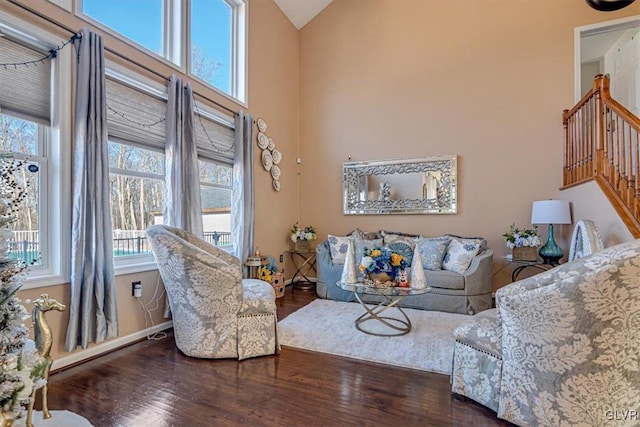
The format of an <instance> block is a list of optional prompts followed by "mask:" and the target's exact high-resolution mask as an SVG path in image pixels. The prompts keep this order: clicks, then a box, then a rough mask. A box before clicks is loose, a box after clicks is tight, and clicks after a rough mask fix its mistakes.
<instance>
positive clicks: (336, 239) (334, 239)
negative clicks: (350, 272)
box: [329, 234, 351, 264]
mask: <svg viewBox="0 0 640 427" xmlns="http://www.w3.org/2000/svg"><path fill="white" fill-rule="evenodd" d="M350 238H351V237H349V236H332V235H331V234H330V235H329V249H330V250H331V262H332V263H334V264H344V261H345V259H346V257H347V249H348V248H349V239H350Z"/></svg>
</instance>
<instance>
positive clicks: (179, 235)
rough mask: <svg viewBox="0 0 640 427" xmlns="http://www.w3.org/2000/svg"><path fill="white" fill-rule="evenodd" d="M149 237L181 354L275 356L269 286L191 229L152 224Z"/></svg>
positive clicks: (273, 311) (272, 297)
mask: <svg viewBox="0 0 640 427" xmlns="http://www.w3.org/2000/svg"><path fill="white" fill-rule="evenodd" d="M147 236H148V238H149V242H150V244H151V248H152V249H153V253H154V255H155V258H156V261H157V262H158V269H159V270H160V275H161V276H162V280H163V282H164V286H165V289H166V290H167V296H168V299H169V306H170V307H171V313H172V317H173V328H174V336H175V340H176V346H177V347H178V349H180V351H182V352H183V353H184V354H186V355H187V356H193V357H202V358H239V359H246V358H248V357H255V356H262V355H267V354H274V353H276V351H277V349H278V343H277V334H276V325H277V317H276V303H275V293H274V290H273V287H272V286H271V285H270V284H268V283H267V282H263V281H262V280H255V279H242V266H241V263H240V260H238V259H237V258H236V257H234V256H233V255H231V254H229V253H227V252H225V251H223V250H221V249H219V248H217V247H215V246H213V245H211V244H209V243H207V242H205V241H204V240H201V239H199V238H198V237H196V236H195V235H193V234H191V233H189V232H187V231H184V230H181V229H178V228H173V227H168V226H165V225H152V226H150V227H149V228H148V229H147Z"/></svg>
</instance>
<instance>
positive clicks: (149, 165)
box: [107, 141, 164, 176]
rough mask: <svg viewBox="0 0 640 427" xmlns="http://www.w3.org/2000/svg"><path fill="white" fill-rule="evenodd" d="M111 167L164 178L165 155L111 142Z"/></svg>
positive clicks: (108, 148)
mask: <svg viewBox="0 0 640 427" xmlns="http://www.w3.org/2000/svg"><path fill="white" fill-rule="evenodd" d="M107 150H108V153H109V167H110V168H118V169H124V170H130V171H136V172H143V173H148V174H153V175H161V176H164V154H162V153H159V152H156V151H151V150H145V149H144V148H139V147H133V146H131V145H125V144H118V143H117V142H111V141H109V145H108V147H107Z"/></svg>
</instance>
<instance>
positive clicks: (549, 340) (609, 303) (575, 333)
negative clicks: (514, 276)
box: [452, 240, 640, 426]
mask: <svg viewBox="0 0 640 427" xmlns="http://www.w3.org/2000/svg"><path fill="white" fill-rule="evenodd" d="M496 302H497V306H498V309H497V314H498V316H496V319H495V327H496V329H497V330H498V331H500V334H501V358H502V360H501V362H502V366H501V372H499V373H498V374H497V375H496V371H495V369H496V367H497V364H495V365H493V366H489V364H488V363H486V361H484V362H483V361H482V357H483V356H482V355H484V354H489V352H486V353H481V352H480V351H476V350H468V349H470V348H471V347H469V346H466V348H461V346H462V343H461V344H460V346H459V345H458V341H456V347H455V352H456V353H458V352H459V354H455V355H454V368H453V375H452V391H454V392H456V393H460V394H463V395H465V396H467V397H470V398H472V399H474V400H477V401H478V402H480V403H483V404H485V405H486V406H488V407H490V408H492V409H494V410H496V408H495V402H494V401H492V396H493V395H494V394H495V393H496V392H497V393H498V398H497V403H498V405H497V412H498V417H500V418H504V419H506V420H508V421H510V422H512V423H514V424H517V425H527V426H528V425H540V426H593V425H598V426H627V425H638V419H637V417H638V415H637V414H639V413H640V340H639V339H638V337H639V336H640V240H636V241H634V242H629V243H623V244H620V245H616V246H613V247H610V248H607V249H604V250H602V251H598V252H596V253H594V254H592V255H590V256H587V257H585V258H580V259H577V260H575V261H572V262H569V263H566V264H563V265H560V266H558V267H556V268H553V269H551V270H549V271H547V272H545V273H542V274H538V275H536V276H533V277H530V278H528V279H525V280H522V281H520V282H515V283H513V284H511V285H508V286H505V287H504V288H502V289H500V290H499V291H498V292H497V294H496ZM474 318H476V319H475V320H477V323H476V325H475V327H477V331H474V332H471V331H470V330H471V329H473V328H474V325H473V321H471V324H470V325H469V324H465V325H463V326H461V328H463V327H465V328H467V330H464V329H463V330H461V331H456V339H457V340H458V338H461V339H466V340H469V341H473V340H476V341H475V344H478V343H479V342H480V341H486V340H485V339H483V337H482V335H483V334H486V332H483V331H484V330H485V329H486V328H487V323H486V322H487V321H486V318H481V317H480V315H477V316H474ZM474 334H475V335H476V336H475V337H474V336H473V335H474ZM489 341H491V339H489ZM476 348H477V347H476ZM472 351H475V353H478V354H473V353H472ZM476 361H478V363H477V364H476V366H475V368H477V369H476V371H475V372H474V370H473V369H474V366H473V365H474V362H476ZM487 379H490V387H488V388H487V387H484V384H485V383H486V382H487ZM629 411H632V412H631V414H636V415H633V416H630V415H629V414H630V412H629ZM621 414H622V415H621ZM623 414H626V416H623Z"/></svg>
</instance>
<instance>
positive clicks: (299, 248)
mask: <svg viewBox="0 0 640 427" xmlns="http://www.w3.org/2000/svg"><path fill="white" fill-rule="evenodd" d="M292 243H293V250H294V251H296V252H309V251H310V250H311V242H310V241H309V240H296V241H295V242H292Z"/></svg>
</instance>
